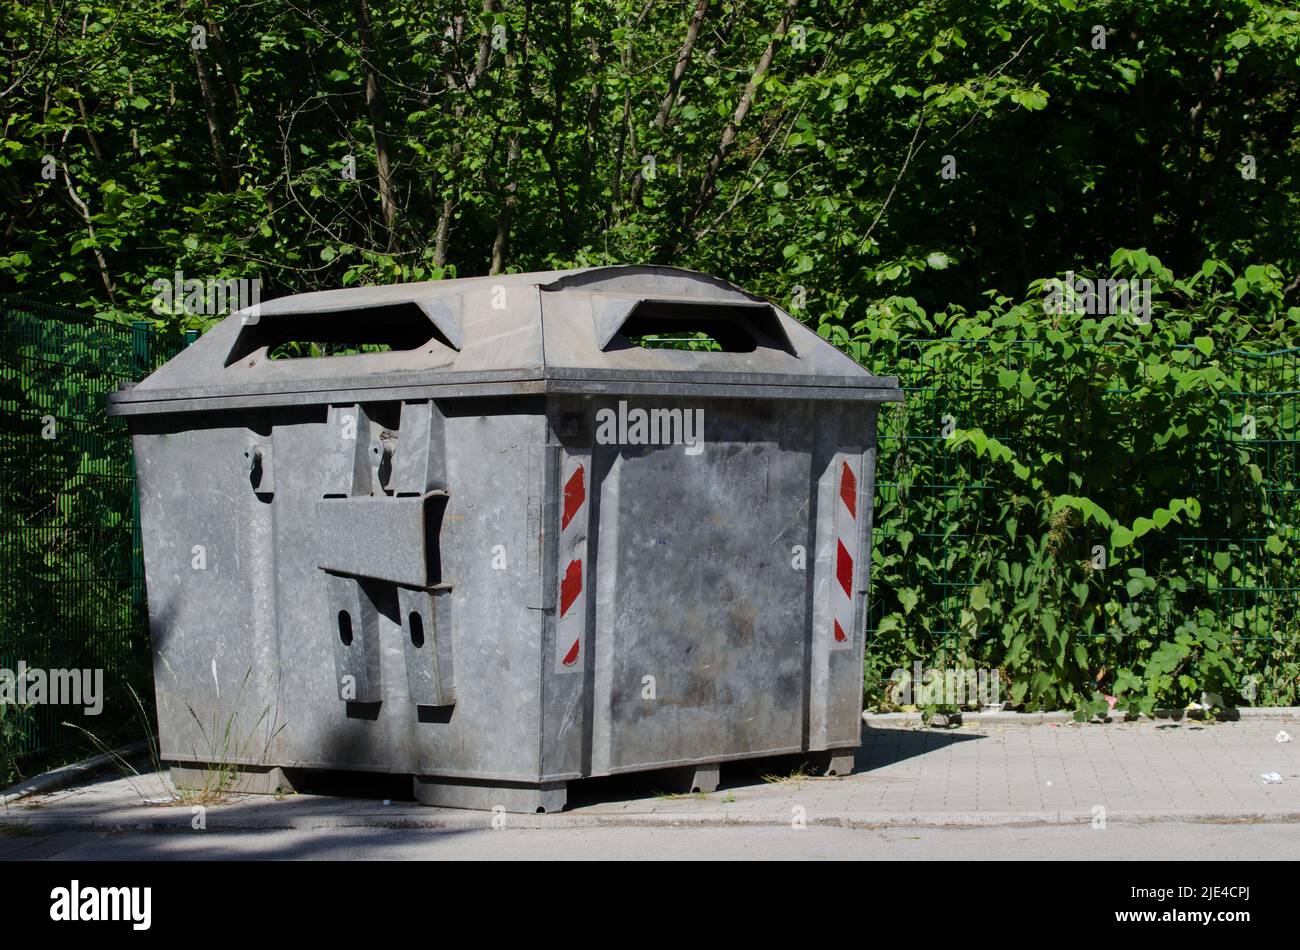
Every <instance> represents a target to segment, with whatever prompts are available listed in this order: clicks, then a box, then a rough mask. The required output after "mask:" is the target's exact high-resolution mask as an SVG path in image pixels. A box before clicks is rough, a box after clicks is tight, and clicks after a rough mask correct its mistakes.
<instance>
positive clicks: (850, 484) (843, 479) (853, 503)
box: [840, 462, 858, 518]
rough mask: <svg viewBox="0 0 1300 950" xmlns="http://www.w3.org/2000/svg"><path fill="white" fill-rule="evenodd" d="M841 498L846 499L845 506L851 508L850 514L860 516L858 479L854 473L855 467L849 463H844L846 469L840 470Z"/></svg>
mask: <svg viewBox="0 0 1300 950" xmlns="http://www.w3.org/2000/svg"><path fill="white" fill-rule="evenodd" d="M840 498H841V499H843V500H844V507H846V508H848V509H849V514H850V515H852V516H853V517H854V518H856V517H857V516H858V480H857V478H856V477H855V476H854V474H853V469H851V468H849V463H848V462H845V463H844V469H843V471H841V472H840Z"/></svg>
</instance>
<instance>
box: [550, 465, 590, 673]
mask: <svg viewBox="0 0 1300 950" xmlns="http://www.w3.org/2000/svg"><path fill="white" fill-rule="evenodd" d="M560 474H561V478H560V543H559V549H560V551H559V578H558V579H559V584H558V587H559V590H558V592H557V594H556V597H557V603H556V609H555V671H556V672H557V673H563V672H570V671H573V670H580V669H582V665H583V664H582V653H583V650H584V649H585V647H584V643H585V641H586V637H585V633H586V629H587V567H588V565H587V513H588V511H589V510H590V507H591V499H590V495H591V453H590V450H587V451H586V452H582V451H581V450H578V451H577V452H574V451H571V450H568V449H564V450H562V451H561V469H560Z"/></svg>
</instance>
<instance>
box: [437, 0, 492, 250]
mask: <svg viewBox="0 0 1300 950" xmlns="http://www.w3.org/2000/svg"><path fill="white" fill-rule="evenodd" d="M495 12H496V0H483V13H485V14H488V13H495ZM491 44H492V35H491V33H490V32H489V31H488V30H486V29H483V30H480V31H479V35H478V54H477V55H476V56H475V59H474V70H473V71H472V72H471V73H470V74H469V75H468V76H467V77H466V78H465V83H464V86H463V87H462V88H459V89H458V88H457V84H456V80H455V77H454V76H453V75H452V74H451V73H450V72H448V74H447V90H448V92H457V93H458V96H457V102H456V106H455V108H454V109H453V110H452V114H453V115H454V116H455V124H456V125H457V126H459V125H460V122H461V119H463V118H464V117H465V101H464V96H465V95H466V94H467V91H468V90H472V89H474V88H476V87H477V86H478V84H479V83H480V82H482V80H483V77H484V75H486V73H487V68H488V62H489V57H490V55H491V52H492V45H491ZM464 154H465V146H464V144H463V141H462V139H461V138H459V137H457V139H456V140H455V141H454V142H453V143H452V145H451V169H452V180H451V186H450V187H449V188H448V190H447V194H446V195H444V196H443V199H442V213H441V214H439V215H438V229H437V231H436V232H435V235H434V240H433V266H434V267H446V266H447V246H448V244H449V243H450V241H451V222H452V218H453V217H454V216H455V214H456V195H455V190H456V189H457V188H459V187H460V180H459V177H458V176H457V172H459V170H460V161H461V157H462V156H463V155H464Z"/></svg>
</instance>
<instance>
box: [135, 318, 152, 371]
mask: <svg viewBox="0 0 1300 950" xmlns="http://www.w3.org/2000/svg"><path fill="white" fill-rule="evenodd" d="M152 329H153V327H152V326H150V324H149V322H148V321H147V320H132V321H131V375H133V376H140V375H142V374H144V373H147V372H149V333H150V331H151V330H152Z"/></svg>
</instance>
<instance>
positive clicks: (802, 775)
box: [759, 762, 816, 785]
mask: <svg viewBox="0 0 1300 950" xmlns="http://www.w3.org/2000/svg"><path fill="white" fill-rule="evenodd" d="M815 777H816V776H814V775H812V774H811V773H809V771H808V764H807V763H806V762H805V763H800V765H799V767H798V768H797V769H795V770H794V771H793V772H790V773H789V774H786V775H773V774H770V773H762V774H760V775H759V778H761V779H762V780H763V781H764V782H766V783H767V784H768V785H792V784H794V783H796V782H802V781H805V780H806V779H810V778H815Z"/></svg>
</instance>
